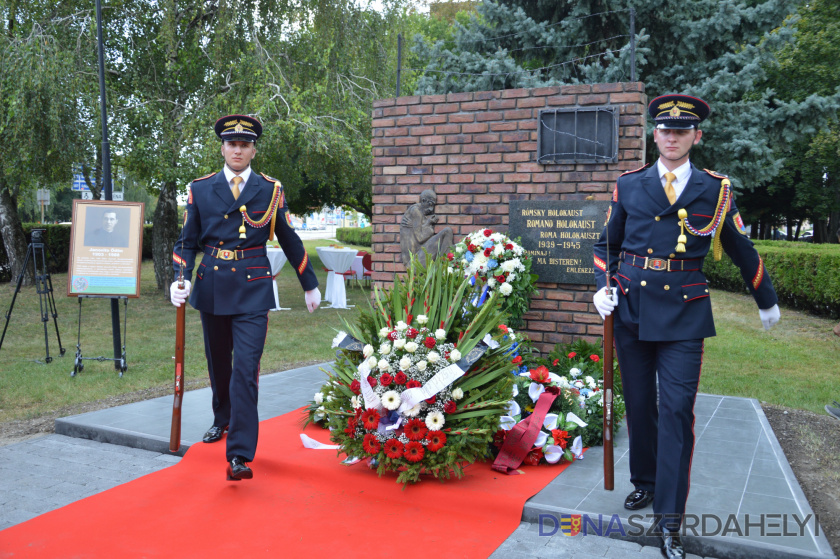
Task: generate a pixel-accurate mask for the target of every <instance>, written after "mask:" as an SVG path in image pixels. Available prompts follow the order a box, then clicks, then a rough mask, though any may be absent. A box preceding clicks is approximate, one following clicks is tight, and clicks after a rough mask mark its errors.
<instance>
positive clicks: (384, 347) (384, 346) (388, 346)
mask: <svg viewBox="0 0 840 559" xmlns="http://www.w3.org/2000/svg"><path fill="white" fill-rule="evenodd" d="M379 353H381V354H382V355H388V354H389V353H391V344H389V343H384V344H382V345H381V346H379Z"/></svg>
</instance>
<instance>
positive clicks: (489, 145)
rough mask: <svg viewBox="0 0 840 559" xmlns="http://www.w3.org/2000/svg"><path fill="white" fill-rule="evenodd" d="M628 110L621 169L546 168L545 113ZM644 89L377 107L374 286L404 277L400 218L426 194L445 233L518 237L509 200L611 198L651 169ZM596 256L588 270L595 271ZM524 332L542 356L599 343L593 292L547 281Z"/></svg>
mask: <svg viewBox="0 0 840 559" xmlns="http://www.w3.org/2000/svg"><path fill="white" fill-rule="evenodd" d="M594 106H610V107H617V108H618V123H619V125H618V158H617V159H618V160H617V162H615V163H569V164H545V165H544V164H541V163H538V162H537V143H538V129H539V121H538V119H539V114H540V110H541V109H551V108H575V107H582V108H585V107H594ZM645 111H646V96H645V93H644V85H643V84H642V83H637V82H634V83H611V84H594V85H570V86H560V87H546V88H536V89H510V90H503V91H481V92H469V93H451V94H447V95H423V96H411V97H398V98H392V99H382V100H379V101H376V102H375V103H374V109H373V138H372V146H373V158H374V159H373V204H374V209H373V247H372V248H373V252H374V257H373V280H374V281H375V282H376V283H377V284H378V285H380V286H388V285H389V284H391V283H392V282H393V278H394V274H398V273H402V272H404V270H405V268H404V266H403V263H402V262H401V261H400V260H401V259H400V244H399V229H400V219H401V217H402V215H403V214H404V213H405V211H406V209H407V208H408V207H409V206H410V205H412V204H415V203H417V202H418V200H419V194H420V192H422V191H423V190H426V189H432V190H434V191H435V193H436V194H437V206H436V207H435V214H436V215H437V216H438V217H439V222H438V223H437V226H436V230H438V231H439V230H440V229H442V228H444V227H446V226H449V227H451V228H452V229H453V231H454V233H455V241H456V242H457V241H458V240H460V239H461V238H463V236H464V235H466V234H468V233H470V232H472V231H474V230H476V229H478V228H484V227H489V228H491V229H493V230H498V231H503V232H507V231H508V225H509V206H508V204H509V202H511V201H514V200H523V201H532V202H534V201H563V200H586V199H596V200H609V199H610V196H611V193H612V189H613V185H614V184H615V181H616V179H617V177H618V176H619V175H620V174H621V173H623V172H625V171H627V170H631V169H636V168H638V167H641V166H642V165H643V164H644V151H645ZM591 262H592V260H591V255H590V256H589V258H588V261H587V265H588V266H589V267H591V266H592V263H591ZM537 287H538V288H539V295H537V296H535V297H534V299H533V301H532V303H531V310H530V312H528V313H527V314H526V315H525V317H524V318H525V320H526V326H525V328H524V330H525V331H526V332H527V334H528V336H529V337H530V338H531V339H532V340H533V342H534V344H535V346H536V347H537V348H538V349H539V350H540V351H547V350H549V349H551V348H552V347H553V346H554V344H556V343H568V342H571V341H572V340H573V339H577V338H581V337H582V338H585V339H588V340H589V341H593V342H594V341H597V340H598V339H599V338H600V336H601V334H602V326H601V319H600V317H599V316H598V314H597V312H596V311H595V307H594V305H593V304H592V293H593V292H594V278H593V282H592V285H584V284H563V283H539V284H538V286H537Z"/></svg>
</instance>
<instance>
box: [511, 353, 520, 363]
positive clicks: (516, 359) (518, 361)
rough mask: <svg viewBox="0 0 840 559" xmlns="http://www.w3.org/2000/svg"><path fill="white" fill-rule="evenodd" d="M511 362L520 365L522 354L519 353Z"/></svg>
mask: <svg viewBox="0 0 840 559" xmlns="http://www.w3.org/2000/svg"><path fill="white" fill-rule="evenodd" d="M510 362H511V363H513V364H514V365H519V364H520V363H522V356H521V355H517V356H516V357H514V358H513V359H511V360H510Z"/></svg>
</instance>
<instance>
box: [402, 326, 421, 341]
mask: <svg viewBox="0 0 840 559" xmlns="http://www.w3.org/2000/svg"><path fill="white" fill-rule="evenodd" d="M419 333H420V332H418V331H417V328H409V329H408V330H406V331H405V337H406V338H411V339H412V340H413V339H414V338H416V337H417V334H419Z"/></svg>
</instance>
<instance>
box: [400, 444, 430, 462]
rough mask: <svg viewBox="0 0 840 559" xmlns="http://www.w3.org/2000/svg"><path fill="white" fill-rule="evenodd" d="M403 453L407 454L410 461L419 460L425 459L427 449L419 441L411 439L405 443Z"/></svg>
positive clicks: (406, 456) (406, 457)
mask: <svg viewBox="0 0 840 559" xmlns="http://www.w3.org/2000/svg"><path fill="white" fill-rule="evenodd" d="M403 453H404V454H405V459H406V460H408V461H409V462H419V461H420V460H422V459H423V455H424V454H426V449H424V448H423V445H422V444H420V443H418V442H417V441H411V442H409V443H406V444H405V447H404V449H403Z"/></svg>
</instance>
